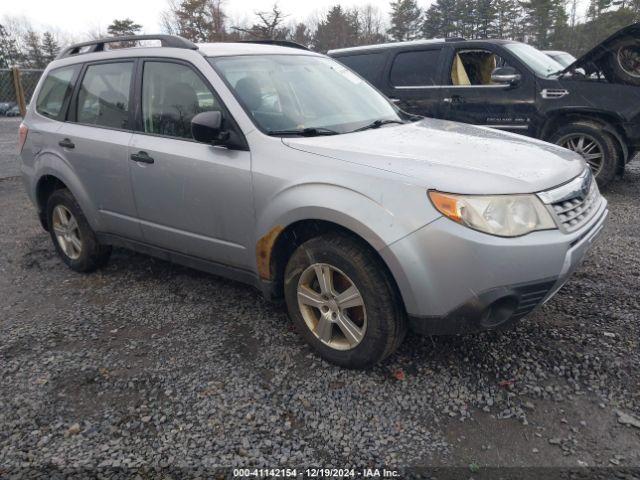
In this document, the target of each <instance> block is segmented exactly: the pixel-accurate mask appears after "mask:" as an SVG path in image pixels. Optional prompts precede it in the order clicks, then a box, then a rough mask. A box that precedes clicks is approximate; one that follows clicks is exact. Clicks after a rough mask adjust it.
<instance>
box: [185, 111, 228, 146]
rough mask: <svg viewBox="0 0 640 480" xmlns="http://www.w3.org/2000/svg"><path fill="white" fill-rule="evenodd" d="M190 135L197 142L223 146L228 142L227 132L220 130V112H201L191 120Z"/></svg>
mask: <svg viewBox="0 0 640 480" xmlns="http://www.w3.org/2000/svg"><path fill="white" fill-rule="evenodd" d="M191 134H192V135H193V138H194V139H195V140H197V141H198V142H202V143H209V144H212V145H224V144H225V142H226V141H227V140H229V132H227V131H225V130H222V114H221V113H220V112H215V111H214V112H202V113H198V114H197V115H196V116H195V117H193V118H192V119H191Z"/></svg>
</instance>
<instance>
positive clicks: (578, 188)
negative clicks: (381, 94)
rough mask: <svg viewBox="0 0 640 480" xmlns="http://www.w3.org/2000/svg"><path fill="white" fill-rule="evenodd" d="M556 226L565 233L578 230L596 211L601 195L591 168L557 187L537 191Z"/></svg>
mask: <svg viewBox="0 0 640 480" xmlns="http://www.w3.org/2000/svg"><path fill="white" fill-rule="evenodd" d="M538 198H540V199H541V200H542V202H543V203H544V204H545V205H546V207H547V209H548V210H549V212H550V213H551V215H552V216H553V218H554V220H555V222H556V224H557V225H558V228H560V230H561V231H563V232H565V233H571V232H575V231H576V230H578V229H579V228H580V227H582V226H583V225H584V224H586V223H587V222H588V221H589V220H590V219H591V218H592V217H593V215H594V214H595V213H596V212H597V210H598V206H599V205H600V202H601V199H602V197H601V196H600V192H599V191H598V185H597V184H596V182H595V180H594V178H593V175H592V174H591V170H589V169H587V170H585V171H584V172H583V173H582V174H580V175H579V176H577V177H576V178H575V179H573V180H572V181H570V182H568V183H566V184H564V185H561V186H560V187H558V188H554V189H552V190H547V191H545V192H540V193H538Z"/></svg>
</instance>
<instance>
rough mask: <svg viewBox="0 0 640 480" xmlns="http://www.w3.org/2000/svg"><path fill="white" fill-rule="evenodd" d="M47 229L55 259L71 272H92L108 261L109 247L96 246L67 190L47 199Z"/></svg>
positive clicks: (98, 244) (57, 192)
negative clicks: (58, 256)
mask: <svg viewBox="0 0 640 480" xmlns="http://www.w3.org/2000/svg"><path fill="white" fill-rule="evenodd" d="M47 226H48V228H49V234H50V235H51V240H52V241H53V245H54V247H55V249H56V251H57V252H58V255H60V258H62V261H63V262H64V263H66V264H67V266H68V267H69V268H71V269H72V270H75V271H76V272H83V273H87V272H92V271H94V270H96V269H98V268H100V267H103V266H104V265H105V264H106V263H107V261H108V260H109V256H110V255H111V247H110V246H106V245H101V244H100V243H99V242H98V239H97V238H96V234H95V233H94V232H93V230H92V229H91V227H90V226H89V222H88V221H87V219H86V217H85V216H84V214H83V213H82V209H81V208H80V205H78V202H76V199H75V198H74V196H73V195H72V194H71V192H70V191H69V190H67V189H60V190H56V191H55V192H53V193H52V194H51V196H50V197H49V200H48V202H47Z"/></svg>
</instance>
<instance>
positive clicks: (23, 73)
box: [0, 68, 43, 117]
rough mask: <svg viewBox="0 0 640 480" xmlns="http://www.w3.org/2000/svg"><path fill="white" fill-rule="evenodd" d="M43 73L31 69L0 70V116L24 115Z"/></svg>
mask: <svg viewBox="0 0 640 480" xmlns="http://www.w3.org/2000/svg"><path fill="white" fill-rule="evenodd" d="M42 72H43V70H39V69H30V68H25V69H20V68H2V69H0V116H2V117H17V116H21V115H22V112H23V108H24V106H26V105H27V104H28V103H29V102H30V101H31V96H32V95H33V91H34V90H35V88H36V85H37V84H38V80H40V76H41V75H42ZM21 104H22V105H21Z"/></svg>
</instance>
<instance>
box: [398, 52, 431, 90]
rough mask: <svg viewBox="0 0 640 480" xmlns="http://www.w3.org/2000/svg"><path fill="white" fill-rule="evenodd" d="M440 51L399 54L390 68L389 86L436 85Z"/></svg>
mask: <svg viewBox="0 0 640 480" xmlns="http://www.w3.org/2000/svg"><path fill="white" fill-rule="evenodd" d="M439 59H440V49H433V50H416V51H413V52H401V53H399V54H398V55H396V58H395V59H394V60H393V65H392V66H391V84H392V85H393V86H394V87H421V86H426V85H436V76H437V74H438V61H439Z"/></svg>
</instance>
